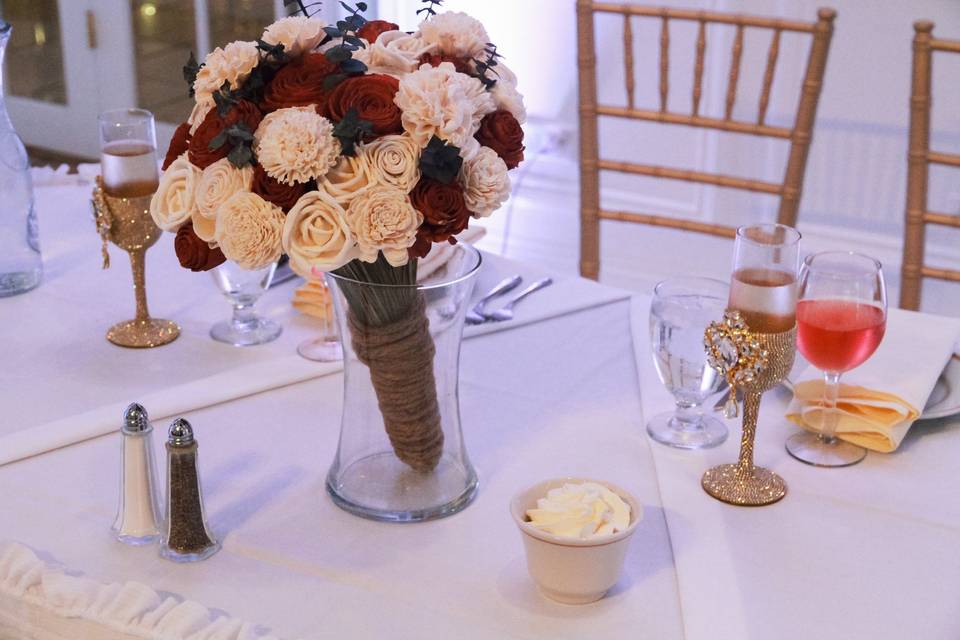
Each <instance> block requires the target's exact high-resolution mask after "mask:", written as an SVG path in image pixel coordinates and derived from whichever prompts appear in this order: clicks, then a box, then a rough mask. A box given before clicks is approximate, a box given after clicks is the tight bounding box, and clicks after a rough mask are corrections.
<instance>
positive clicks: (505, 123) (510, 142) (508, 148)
mask: <svg viewBox="0 0 960 640" xmlns="http://www.w3.org/2000/svg"><path fill="white" fill-rule="evenodd" d="M474 137H475V138H476V139H477V140H478V141H480V144H482V145H483V146H485V147H490V148H491V149H493V150H494V151H496V152H497V155H499V156H500V157H501V158H503V161H504V162H505V163H506V164H507V168H508V169H514V168H516V166H517V165H519V164H520V163H521V162H523V150H524V149H525V147H524V146H523V128H522V127H521V126H520V123H519V122H517V119H516V118H514V117H513V114H512V113H510V112H509V111H504V110H503V109H501V110H499V111H494V112H493V113H489V114H487V115H486V116H484V118H483V120H481V121H480V129H479V130H478V131H477V134H476V135H475V136H474Z"/></svg>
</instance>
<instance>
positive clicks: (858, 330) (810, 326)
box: [797, 298, 886, 373]
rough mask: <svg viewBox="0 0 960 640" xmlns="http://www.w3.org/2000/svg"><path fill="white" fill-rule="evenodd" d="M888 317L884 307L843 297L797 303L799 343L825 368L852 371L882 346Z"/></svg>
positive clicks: (808, 357)
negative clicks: (885, 314)
mask: <svg viewBox="0 0 960 640" xmlns="http://www.w3.org/2000/svg"><path fill="white" fill-rule="evenodd" d="M885 328H886V318H885V316H884V313H883V309H882V308H881V307H879V306H876V305H873V304H869V303H866V302H857V301H855V300H843V299H830V298H827V299H823V300H801V301H800V302H799V303H797V347H798V348H799V349H800V353H802V354H803V355H804V357H805V358H806V359H807V360H809V361H810V363H811V364H813V365H814V366H816V367H817V368H818V369H822V370H823V371H832V372H835V373H836V372H842V371H849V370H850V369H853V368H854V367H857V366H859V365H861V364H863V363H864V362H866V360H867V358H869V357H870V356H872V355H873V352H874V351H876V350H877V347H878V346H880V341H881V340H882V339H883V332H884V329H885Z"/></svg>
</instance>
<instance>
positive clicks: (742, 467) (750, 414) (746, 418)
mask: <svg viewBox="0 0 960 640" xmlns="http://www.w3.org/2000/svg"><path fill="white" fill-rule="evenodd" d="M762 396H763V394H762V393H760V392H756V391H748V392H745V393H744V394H743V431H742V433H741V435H740V459H739V460H738V461H737V470H738V472H739V473H742V474H744V475H748V476H749V475H752V474H753V441H754V439H755V438H756V435H757V418H758V416H759V414H760V398H761V397H762Z"/></svg>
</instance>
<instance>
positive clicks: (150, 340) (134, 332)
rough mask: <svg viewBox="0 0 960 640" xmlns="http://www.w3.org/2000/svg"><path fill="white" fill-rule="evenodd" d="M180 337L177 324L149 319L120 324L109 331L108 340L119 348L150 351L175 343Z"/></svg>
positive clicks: (127, 321)
mask: <svg viewBox="0 0 960 640" xmlns="http://www.w3.org/2000/svg"><path fill="white" fill-rule="evenodd" d="M179 335H180V327H178V326H177V323H176V322H172V321H170V320H158V319H157V318H147V319H146V320H126V321H124V322H118V323H117V324H115V325H113V326H112V327H110V330H109V331H107V340H109V341H110V342H112V343H113V344H115V345H117V346H119V347H128V348H131V349H150V348H153V347H159V346H162V345H165V344H168V343H170V342H173V341H174V340H176V339H177V337H178V336H179Z"/></svg>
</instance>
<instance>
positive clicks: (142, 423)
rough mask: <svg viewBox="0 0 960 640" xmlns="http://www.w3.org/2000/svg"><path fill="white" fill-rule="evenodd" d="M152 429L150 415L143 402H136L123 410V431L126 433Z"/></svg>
mask: <svg viewBox="0 0 960 640" xmlns="http://www.w3.org/2000/svg"><path fill="white" fill-rule="evenodd" d="M150 429H151V427H150V417H149V416H148V415H147V410H146V409H144V408H143V405H142V404H138V403H136V402H134V403H133V404H131V405H130V406H129V407H127V410H126V411H124V412H123V426H122V427H121V431H123V432H124V433H144V432H147V431H150Z"/></svg>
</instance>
